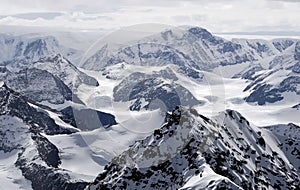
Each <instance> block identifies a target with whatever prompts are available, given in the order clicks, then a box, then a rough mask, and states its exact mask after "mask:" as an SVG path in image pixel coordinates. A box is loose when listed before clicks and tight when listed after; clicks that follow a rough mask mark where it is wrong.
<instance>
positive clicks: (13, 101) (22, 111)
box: [0, 84, 72, 134]
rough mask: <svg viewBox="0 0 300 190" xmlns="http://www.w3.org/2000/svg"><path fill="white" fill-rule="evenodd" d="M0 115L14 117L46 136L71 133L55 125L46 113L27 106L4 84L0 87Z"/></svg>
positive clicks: (19, 96) (20, 96) (27, 104)
mask: <svg viewBox="0 0 300 190" xmlns="http://www.w3.org/2000/svg"><path fill="white" fill-rule="evenodd" d="M0 97H1V99H0V115H10V116H16V117H18V118H20V119H22V120H23V121H24V122H25V123H27V124H30V125H32V127H31V130H34V131H37V132H44V133H46V134H60V133H71V132H72V130H70V129H65V128H63V127H61V126H59V125H57V124H56V123H55V122H54V120H53V119H51V118H50V117H49V116H48V115H47V114H46V113H44V112H40V111H38V110H37V109H35V108H33V107H32V106H30V105H29V103H28V101H27V99H26V98H25V97H23V96H22V95H21V94H19V93H17V92H14V91H13V90H11V89H9V88H8V87H7V86H6V85H5V84H4V85H3V86H2V87H0Z"/></svg>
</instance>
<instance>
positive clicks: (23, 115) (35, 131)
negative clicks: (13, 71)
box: [0, 85, 85, 189]
mask: <svg viewBox="0 0 300 190" xmlns="http://www.w3.org/2000/svg"><path fill="white" fill-rule="evenodd" d="M0 95H1V96H0V97H1V99H0V106H1V107H0V108H1V109H0V120H1V128H0V134H1V137H2V138H1V140H0V145H1V147H0V150H1V151H0V155H1V156H0V157H1V159H3V157H2V155H8V156H9V160H10V162H9V163H8V164H11V165H12V164H13V163H15V167H12V166H11V167H10V168H7V169H5V170H6V171H7V173H13V172H17V171H21V173H22V175H23V176H24V177H25V178H26V179H27V180H29V181H30V182H31V187H32V188H33V189H44V188H47V189H57V188H61V187H62V188H64V189H82V188H83V187H84V186H85V183H84V182H75V181H72V180H71V179H70V176H69V175H68V174H66V172H64V171H62V170H59V169H57V168H58V167H59V165H60V163H61V161H60V157H59V154H58V152H59V151H58V149H57V148H56V146H54V145H53V144H52V143H51V142H50V141H49V140H48V139H47V138H45V137H44V136H43V135H42V133H45V134H48V135H54V134H70V133H73V132H76V130H75V129H73V128H68V127H65V126H61V125H58V124H56V123H55V121H54V120H53V119H52V118H50V117H49V115H48V114H47V113H45V112H42V111H39V110H37V109H36V108H35V107H32V106H31V103H29V102H28V101H27V99H26V98H25V97H22V96H21V95H20V94H19V93H16V92H14V91H12V90H11V89H9V88H8V87H7V86H6V85H3V86H2V87H0ZM1 167H3V166H1ZM23 179H24V178H23ZM23 179H22V181H24V180H23ZM5 181H6V182H7V181H9V180H7V179H6V180H5ZM20 182H21V181H20ZM23 185H29V184H28V182H26V183H25V184H20V186H23Z"/></svg>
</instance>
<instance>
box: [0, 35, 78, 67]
mask: <svg viewBox="0 0 300 190" xmlns="http://www.w3.org/2000/svg"><path fill="white" fill-rule="evenodd" d="M0 47H1V49H2V51H1V53H0V65H7V66H9V67H10V68H11V69H13V68H14V69H17V70H18V69H20V67H21V68H22V67H23V66H24V65H26V64H29V63H32V62H34V61H38V60H39V59H40V58H41V57H44V56H48V55H51V54H57V53H61V54H63V55H65V56H67V57H68V58H70V59H71V60H74V61H76V60H77V59H78V58H77V56H78V55H79V54H81V53H80V51H78V50H75V49H72V48H66V47H64V46H61V45H60V44H59V41H58V40H57V39H56V38H55V37H52V36H43V35H30V34H28V35H22V36H13V35H7V34H0Z"/></svg>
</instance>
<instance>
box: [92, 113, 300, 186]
mask: <svg viewBox="0 0 300 190" xmlns="http://www.w3.org/2000/svg"><path fill="white" fill-rule="evenodd" d="M266 136H268V137H266ZM276 141H277V140H276V138H275V137H274V136H269V133H268V132H266V131H263V130H260V129H258V128H256V127H253V126H251V125H250V124H249V122H248V121H247V120H246V119H245V118H244V117H242V116H241V115H240V114H239V113H237V112H235V111H232V110H228V111H226V112H224V113H221V114H220V115H219V116H218V117H216V118H215V119H214V120H211V119H208V118H206V117H204V116H202V115H199V114H198V113H197V112H196V111H195V110H193V109H191V110H186V109H182V108H177V109H176V110H174V111H173V114H172V115H171V118H170V119H169V120H168V122H167V123H166V124H164V125H163V126H162V128H161V129H158V130H155V131H154V134H153V135H151V136H149V137H147V138H146V139H143V140H140V141H138V142H136V143H135V144H133V145H132V146H131V147H130V148H129V149H128V150H126V151H125V152H123V153H122V154H121V155H119V156H118V157H116V158H114V159H113V160H112V161H111V163H110V164H109V165H107V166H106V167H105V170H104V172H103V173H102V174H100V175H99V176H98V177H97V178H96V179H95V181H94V182H93V183H92V184H90V185H89V188H88V189H112V188H116V189H141V188H145V189H179V188H182V189H215V188H221V187H222V188H224V189H257V188H258V187H260V188H266V189H269V188H275V189H276V188H277V189H278V188H279V189H296V188H297V186H298V184H299V173H297V172H296V169H295V168H294V166H292V165H290V164H289V162H288V160H287V158H286V157H285V156H284V154H282V151H281V150H280V149H279V148H278V147H277V144H276Z"/></svg>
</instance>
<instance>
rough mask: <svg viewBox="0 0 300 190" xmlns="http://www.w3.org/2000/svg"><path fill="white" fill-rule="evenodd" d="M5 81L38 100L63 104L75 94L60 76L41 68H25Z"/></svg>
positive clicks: (14, 88)
mask: <svg viewBox="0 0 300 190" xmlns="http://www.w3.org/2000/svg"><path fill="white" fill-rule="evenodd" d="M5 82H6V84H7V85H8V86H9V87H10V88H12V89H13V90H15V91H17V92H19V93H21V94H23V95H25V96H26V97H28V98H30V99H32V100H34V101H37V102H42V101H49V102H50V103H53V104H61V103H63V102H64V101H65V100H72V98H73V96H74V95H73V94H72V92H71V90H70V89H69V88H68V87H67V86H66V85H65V84H64V83H63V82H62V81H61V80H60V79H59V78H57V77H56V76H53V75H52V74H51V73H49V72H48V71H44V70H40V69H35V68H32V69H24V70H21V71H19V72H17V73H11V74H9V75H8V76H7V78H6V80H5Z"/></svg>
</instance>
